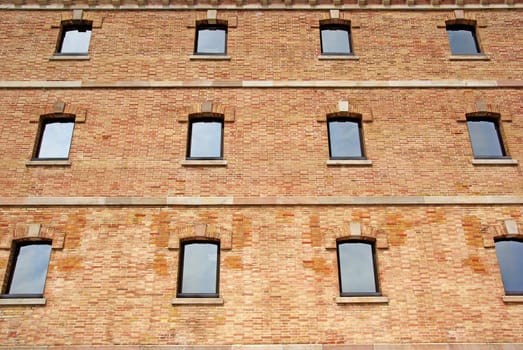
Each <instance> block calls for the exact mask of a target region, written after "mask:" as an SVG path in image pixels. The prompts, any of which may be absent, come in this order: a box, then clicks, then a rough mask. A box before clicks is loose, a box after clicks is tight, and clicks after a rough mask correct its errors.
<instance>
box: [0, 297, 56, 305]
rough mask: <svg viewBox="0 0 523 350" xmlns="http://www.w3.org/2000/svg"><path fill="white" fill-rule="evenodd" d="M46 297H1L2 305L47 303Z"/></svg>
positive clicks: (0, 302)
mask: <svg viewBox="0 0 523 350" xmlns="http://www.w3.org/2000/svg"><path fill="white" fill-rule="evenodd" d="M46 302H47V299H45V298H0V305H45V304H46Z"/></svg>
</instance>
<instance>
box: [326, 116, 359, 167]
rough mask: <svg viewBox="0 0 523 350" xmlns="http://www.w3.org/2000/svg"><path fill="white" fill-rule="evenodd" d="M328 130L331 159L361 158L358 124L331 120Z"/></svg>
mask: <svg viewBox="0 0 523 350" xmlns="http://www.w3.org/2000/svg"><path fill="white" fill-rule="evenodd" d="M328 128H329V142H330V144H329V147H330V153H331V154H330V156H331V158H351V157H352V158H353V157H363V153H362V151H361V142H360V130H359V123H358V122H356V121H349V120H346V121H335V120H331V121H329V124H328Z"/></svg>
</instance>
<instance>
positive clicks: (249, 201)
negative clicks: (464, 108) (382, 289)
mask: <svg viewBox="0 0 523 350" xmlns="http://www.w3.org/2000/svg"><path fill="white" fill-rule="evenodd" d="M490 204H497V205H521V204H523V196H369V197H349V196H346V197H345V196H296V197H283V196H274V197H2V198H0V207H50V206H85V207H104V206H137V207H141V206H173V207H174V206H291V205H305V206H306V205H391V206H399V205H490Z"/></svg>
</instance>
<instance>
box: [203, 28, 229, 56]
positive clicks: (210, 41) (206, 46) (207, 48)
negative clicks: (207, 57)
mask: <svg viewBox="0 0 523 350" xmlns="http://www.w3.org/2000/svg"><path fill="white" fill-rule="evenodd" d="M226 35H227V32H226V31H225V29H215V28H212V29H211V28H205V29H198V42H197V45H196V53H203V54H225V42H226Z"/></svg>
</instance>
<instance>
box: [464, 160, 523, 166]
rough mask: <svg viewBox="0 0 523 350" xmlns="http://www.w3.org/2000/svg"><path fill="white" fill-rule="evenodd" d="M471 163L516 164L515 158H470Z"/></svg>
mask: <svg viewBox="0 0 523 350" xmlns="http://www.w3.org/2000/svg"><path fill="white" fill-rule="evenodd" d="M472 164H473V165H518V161H517V160H515V159H472Z"/></svg>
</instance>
